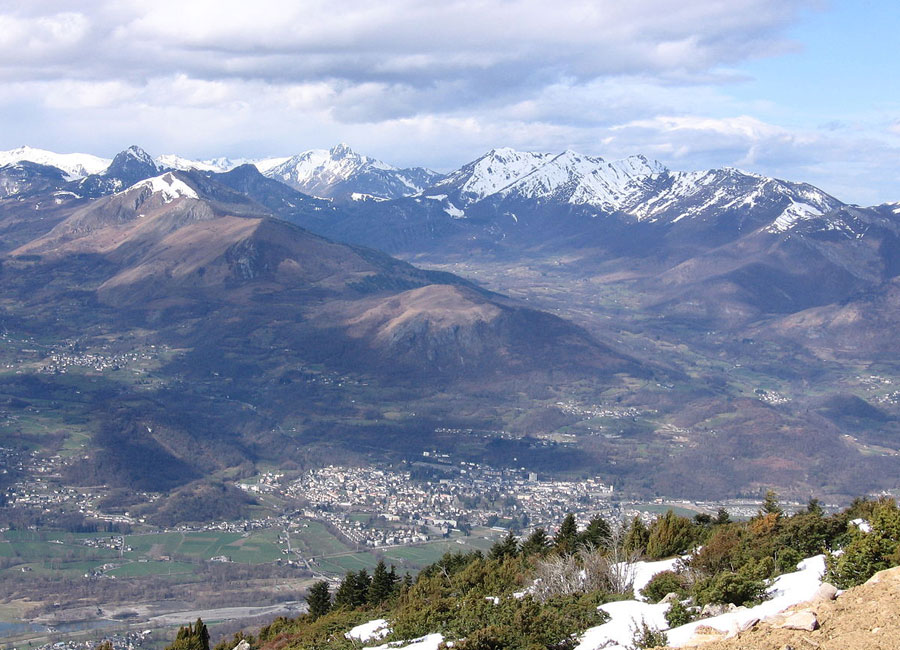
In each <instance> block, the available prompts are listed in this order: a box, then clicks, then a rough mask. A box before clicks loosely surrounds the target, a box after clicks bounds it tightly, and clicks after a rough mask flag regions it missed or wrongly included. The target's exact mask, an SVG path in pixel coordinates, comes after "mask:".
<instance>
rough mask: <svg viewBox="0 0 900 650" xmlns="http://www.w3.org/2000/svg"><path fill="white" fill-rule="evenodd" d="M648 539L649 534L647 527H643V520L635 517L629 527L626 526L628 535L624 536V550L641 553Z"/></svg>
mask: <svg viewBox="0 0 900 650" xmlns="http://www.w3.org/2000/svg"><path fill="white" fill-rule="evenodd" d="M649 537H650V533H649V531H648V530H647V526H645V525H644V520H643V519H641V518H640V517H639V516H637V515H635V517H634V519H632V520H631V525H630V526H628V533H627V534H626V535H625V550H627V551H636V552H637V553H643V552H644V550H645V549H646V548H647V540H648V539H649Z"/></svg>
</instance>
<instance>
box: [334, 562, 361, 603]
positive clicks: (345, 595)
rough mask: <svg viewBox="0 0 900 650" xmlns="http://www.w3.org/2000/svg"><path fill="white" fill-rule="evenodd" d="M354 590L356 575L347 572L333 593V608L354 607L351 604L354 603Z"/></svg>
mask: <svg viewBox="0 0 900 650" xmlns="http://www.w3.org/2000/svg"><path fill="white" fill-rule="evenodd" d="M355 590H356V574H355V573H351V572H349V571H348V572H347V575H345V576H344V579H343V580H341V584H340V585H339V586H338V588H337V591H336V592H334V606H335V607H348V608H349V607H356V605H354V604H353V601H354V592H355Z"/></svg>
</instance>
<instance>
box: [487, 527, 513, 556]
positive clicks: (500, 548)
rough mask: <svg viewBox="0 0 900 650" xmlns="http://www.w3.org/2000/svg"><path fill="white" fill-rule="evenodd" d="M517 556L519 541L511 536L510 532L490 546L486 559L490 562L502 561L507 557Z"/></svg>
mask: <svg viewBox="0 0 900 650" xmlns="http://www.w3.org/2000/svg"><path fill="white" fill-rule="evenodd" d="M518 554H519V541H518V540H517V539H516V536H515V535H513V534H512V531H510V532H508V533H506V535H505V536H504V537H503V539H501V540H500V541H499V542H496V543H495V544H494V545H493V546H491V550H490V551H489V552H488V558H490V559H491V560H503V559H504V558H507V557H516V555H518Z"/></svg>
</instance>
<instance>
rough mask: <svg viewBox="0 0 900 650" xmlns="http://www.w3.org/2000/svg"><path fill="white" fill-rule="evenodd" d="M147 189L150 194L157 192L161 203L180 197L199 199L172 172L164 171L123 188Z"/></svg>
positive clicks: (188, 186) (192, 190)
mask: <svg viewBox="0 0 900 650" xmlns="http://www.w3.org/2000/svg"><path fill="white" fill-rule="evenodd" d="M132 190H141V191H146V190H149V192H150V194H158V195H159V196H160V197H161V198H162V200H163V203H171V202H172V201H174V200H175V199H180V198H182V197H184V198H189V199H199V198H200V196H199V195H198V194H197V192H196V191H195V190H194V188H192V187H191V186H190V185H188V184H187V183H185V182H184V181H183V180H181V179H180V178H178V177H177V176H176V175H175V174H173V173H172V172H166V173H165V174H162V175H160V176H154V177H153V178H148V179H146V180H142V181H139V182H137V183H135V184H134V185H132V186H131V187H129V188H128V189H126V190H125V192H130V191H132Z"/></svg>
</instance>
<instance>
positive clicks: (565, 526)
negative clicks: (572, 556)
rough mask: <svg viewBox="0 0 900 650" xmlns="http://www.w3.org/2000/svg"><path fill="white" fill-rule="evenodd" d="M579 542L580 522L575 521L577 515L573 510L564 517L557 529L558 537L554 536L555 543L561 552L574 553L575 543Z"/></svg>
mask: <svg viewBox="0 0 900 650" xmlns="http://www.w3.org/2000/svg"><path fill="white" fill-rule="evenodd" d="M577 542H578V524H576V523H575V515H573V514H572V513H571V512H570V513H569V514H567V515H566V517H565V519H563V521H562V524H560V526H559V530H558V531H556V537H554V538H553V545H554V547H555V548H556V550H557V551H559V552H560V553H574V552H575V545H576V543H577Z"/></svg>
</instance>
